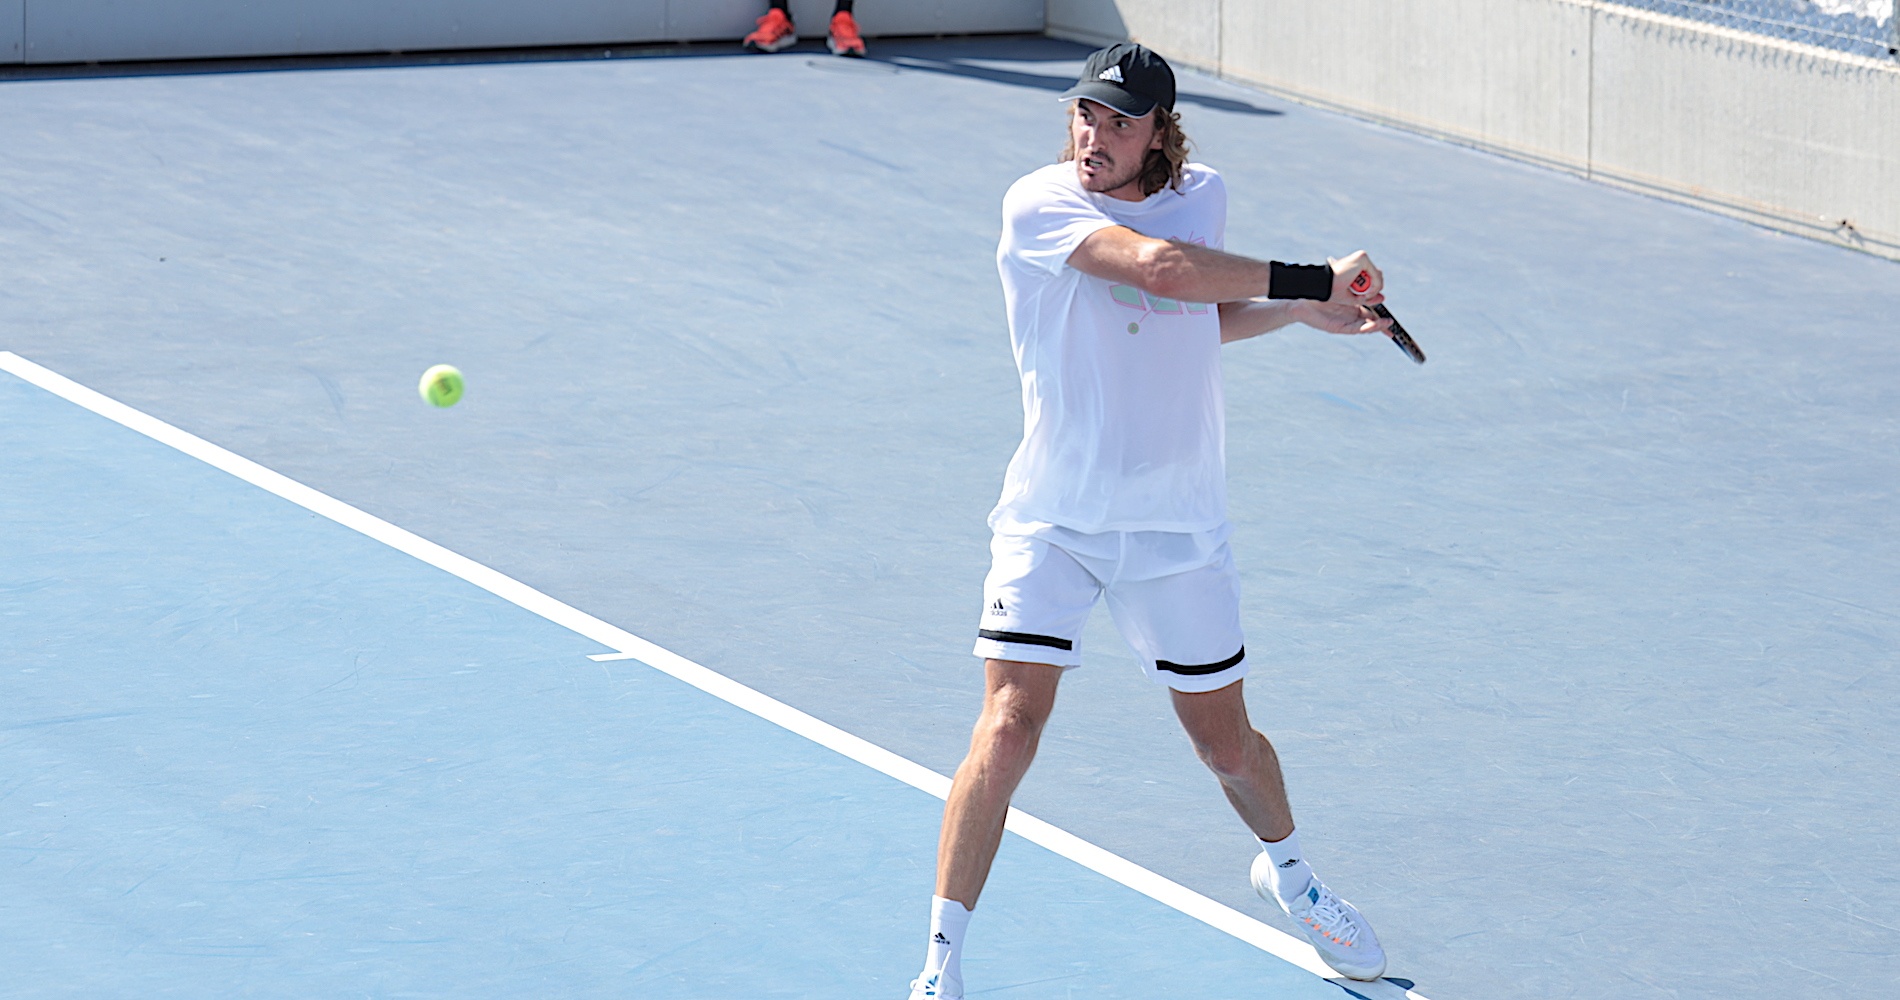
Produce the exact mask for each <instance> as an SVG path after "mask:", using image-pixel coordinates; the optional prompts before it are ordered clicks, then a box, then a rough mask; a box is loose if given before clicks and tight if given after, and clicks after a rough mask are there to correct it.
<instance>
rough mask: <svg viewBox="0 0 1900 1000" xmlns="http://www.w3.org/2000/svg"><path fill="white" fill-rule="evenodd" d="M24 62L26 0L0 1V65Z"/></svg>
mask: <svg viewBox="0 0 1900 1000" xmlns="http://www.w3.org/2000/svg"><path fill="white" fill-rule="evenodd" d="M25 61H26V0H0V65H4V64H6V63H17V62H25Z"/></svg>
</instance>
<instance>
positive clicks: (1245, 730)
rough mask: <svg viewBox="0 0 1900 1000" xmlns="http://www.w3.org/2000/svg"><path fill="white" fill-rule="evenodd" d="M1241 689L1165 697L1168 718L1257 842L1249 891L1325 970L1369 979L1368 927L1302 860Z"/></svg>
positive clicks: (1381, 954)
mask: <svg viewBox="0 0 1900 1000" xmlns="http://www.w3.org/2000/svg"><path fill="white" fill-rule="evenodd" d="M1242 683H1244V682H1243V681H1235V682H1234V683H1232V684H1229V685H1227V686H1226V687H1224V688H1221V689H1219V690H1217V691H1208V692H1205V693H1202V694H1184V693H1182V692H1180V691H1175V692H1172V693H1173V695H1174V714H1175V716H1176V717H1178V718H1179V719H1180V720H1181V727H1182V728H1183V729H1185V730H1187V734H1188V739H1189V740H1190V741H1192V742H1193V744H1194V752H1195V753H1196V754H1197V755H1199V756H1200V758H1201V761H1202V762H1203V763H1205V764H1206V765H1207V767H1208V770H1210V771H1213V772H1214V776H1215V777H1216V778H1218V779H1220V784H1221V789H1222V790H1223V791H1225V792H1226V793H1227V801H1229V802H1231V803H1233V806H1234V811H1235V812H1237V813H1239V814H1240V818H1241V820H1242V821H1243V822H1245V823H1246V824H1247V826H1248V827H1249V828H1250V829H1252V830H1253V832H1254V836H1256V837H1258V838H1260V842H1261V847H1262V848H1263V849H1264V850H1263V853H1262V854H1261V855H1260V856H1259V857H1258V858H1255V859H1254V863H1253V871H1252V873H1251V877H1252V880H1253V886H1254V889H1255V891H1257V892H1259V893H1260V895H1262V896H1264V897H1266V898H1267V899H1269V900H1272V901H1273V902H1276V903H1279V904H1280V908H1281V909H1284V910H1285V911H1286V912H1287V914H1288V915H1289V916H1291V917H1292V918H1293V919H1294V920H1295V921H1296V922H1297V923H1298V925H1299V927H1300V930H1302V931H1304V932H1305V934H1306V939H1307V940H1308V941H1311V942H1312V943H1313V947H1314V948H1315V949H1316V950H1318V951H1319V955H1320V958H1322V959H1324V960H1325V961H1326V964H1327V965H1330V966H1332V967H1333V968H1334V969H1336V970H1338V971H1339V972H1340V973H1342V974H1344V975H1346V976H1348V977H1351V978H1353V979H1377V978H1379V976H1381V975H1382V974H1384V972H1385V951H1384V949H1382V948H1380V947H1379V939H1378V937H1377V936H1375V935H1374V934H1373V933H1372V925H1370V924H1368V923H1367V922H1366V919H1365V917H1363V916H1361V915H1360V913H1359V911H1358V910H1357V909H1355V908H1354V907H1353V905H1352V904H1351V903H1348V902H1346V901H1345V900H1343V899H1340V898H1339V897H1338V896H1336V895H1334V894H1333V892H1332V890H1331V889H1328V888H1327V887H1326V884H1325V883H1324V882H1321V881H1320V880H1319V876H1317V875H1315V874H1313V871H1312V868H1311V867H1310V866H1308V865H1307V863H1306V859H1305V858H1304V857H1303V856H1302V853H1303V852H1301V850H1300V842H1299V838H1298V836H1296V835H1295V834H1294V832H1293V811H1292V810H1291V809H1290V808H1289V807H1288V806H1287V801H1286V782H1285V780H1284V778H1283V777H1282V776H1281V773H1280V758H1279V755H1278V754H1276V753H1274V752H1273V744H1271V743H1269V742H1267V738H1266V737H1265V736H1262V735H1260V733H1259V732H1258V731H1256V730H1255V729H1254V728H1253V724H1252V723H1251V722H1249V721H1248V720H1247V702H1246V700H1245V699H1243V698H1242V697H1241V684H1242Z"/></svg>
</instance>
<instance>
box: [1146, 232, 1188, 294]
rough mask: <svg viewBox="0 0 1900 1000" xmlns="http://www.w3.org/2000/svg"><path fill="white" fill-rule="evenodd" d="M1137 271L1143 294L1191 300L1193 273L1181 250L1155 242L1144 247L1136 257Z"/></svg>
mask: <svg viewBox="0 0 1900 1000" xmlns="http://www.w3.org/2000/svg"><path fill="white" fill-rule="evenodd" d="M1135 268H1136V273H1137V275H1138V276H1139V277H1138V280H1137V284H1138V285H1139V286H1140V288H1141V290H1142V291H1144V292H1147V293H1148V294H1150V295H1153V296H1155V297H1157V298H1163V299H1182V298H1191V297H1192V296H1191V295H1189V294H1188V290H1189V288H1190V286H1191V282H1192V279H1193V271H1192V269H1191V268H1190V267H1189V266H1188V261H1187V255H1186V254H1185V253H1183V252H1182V251H1181V248H1180V247H1177V246H1175V245H1174V244H1172V243H1167V242H1163V241H1161V240H1155V241H1154V242H1152V243H1149V244H1147V245H1146V246H1143V247H1142V248H1141V252H1140V253H1138V254H1137V255H1136V258H1135Z"/></svg>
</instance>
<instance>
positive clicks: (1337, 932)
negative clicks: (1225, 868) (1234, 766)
mask: <svg viewBox="0 0 1900 1000" xmlns="http://www.w3.org/2000/svg"><path fill="white" fill-rule="evenodd" d="M1272 871H1273V859H1272V858H1270V857H1268V856H1267V855H1265V854H1262V855H1260V856H1259V857H1257V858H1255V859H1254V862H1253V871H1252V873H1251V874H1252V880H1253V888H1254V891H1255V892H1257V893H1259V894H1260V895H1261V897H1262V898H1264V899H1266V900H1268V901H1270V902H1274V903H1279V904H1280V909H1282V910H1285V911H1286V912H1287V915H1288V916H1290V917H1292V918H1293V920H1294V922H1295V923H1297V924H1299V925H1300V930H1301V931H1302V932H1304V933H1305V934H1306V939H1307V940H1308V941H1311V942H1312V943H1313V947H1314V949H1315V950H1317V951H1318V952H1319V957H1320V958H1321V959H1322V960H1324V961H1325V963H1326V964H1327V965H1330V966H1332V967H1333V970H1334V971H1335V972H1338V973H1339V974H1340V975H1342V976H1345V977H1346V978H1347V979H1360V980H1365V981H1368V982H1370V981H1371V980H1374V979H1377V978H1379V977H1380V976H1382V975H1384V974H1385V949H1384V948H1381V947H1379V939H1378V937H1377V936H1376V935H1374V934H1373V933H1372V925H1371V924H1368V923H1366V918H1365V917H1362V916H1360V915H1359V911H1358V910H1357V909H1354V908H1353V905H1352V904H1351V903H1348V902H1346V901H1345V900H1343V899H1340V898H1339V897H1338V896H1335V895H1333V890H1331V889H1328V888H1326V884H1325V883H1324V882H1321V881H1320V880H1319V878H1318V877H1317V876H1315V877H1314V879H1313V881H1312V882H1310V883H1308V884H1307V887H1306V892H1305V893H1304V894H1303V895H1301V896H1299V897H1298V898H1296V899H1295V900H1294V901H1293V905H1291V906H1288V905H1287V904H1285V903H1281V902H1280V896H1279V894H1278V893H1275V892H1274V891H1273V884H1272V882H1271V881H1270V880H1269V876H1270V875H1271V873H1272ZM914 996H915V995H914V994H913V998H914Z"/></svg>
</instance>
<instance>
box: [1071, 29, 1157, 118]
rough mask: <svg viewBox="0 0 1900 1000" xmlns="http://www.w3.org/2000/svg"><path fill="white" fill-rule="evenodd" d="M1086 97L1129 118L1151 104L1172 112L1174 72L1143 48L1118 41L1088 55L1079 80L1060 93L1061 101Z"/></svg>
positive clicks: (1152, 53)
mask: <svg viewBox="0 0 1900 1000" xmlns="http://www.w3.org/2000/svg"><path fill="white" fill-rule="evenodd" d="M1078 97H1086V98H1088V99H1089V100H1091V101H1097V102H1100V103H1102V104H1106V105H1108V106H1109V107H1111V108H1114V109H1115V110H1116V111H1119V112H1121V113H1122V114H1125V115H1127V116H1128V117H1130V118H1140V117H1141V116H1143V115H1145V114H1147V113H1148V112H1150V111H1153V110H1154V109H1155V105H1157V104H1158V105H1160V106H1161V107H1164V108H1167V109H1168V110H1169V111H1173V110H1174V70H1173V69H1171V68H1169V66H1168V61H1167V60H1166V59H1163V58H1161V57H1160V56H1158V55H1156V54H1155V53H1154V52H1153V51H1152V50H1150V49H1148V48H1147V47H1146V46H1142V45H1136V44H1135V43H1134V42H1118V43H1116V44H1114V45H1110V46H1109V47H1108V48H1105V49H1100V50H1098V51H1096V52H1093V53H1090V55H1089V61H1088V62H1086V63H1083V64H1082V78H1081V79H1080V80H1077V81H1076V83H1075V86H1073V87H1070V88H1069V89H1068V90H1065V91H1063V92H1062V98H1061V99H1062V100H1065V101H1073V100H1075V99H1076V98H1078Z"/></svg>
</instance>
